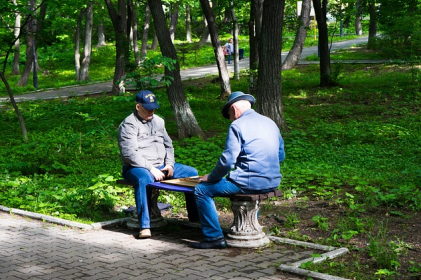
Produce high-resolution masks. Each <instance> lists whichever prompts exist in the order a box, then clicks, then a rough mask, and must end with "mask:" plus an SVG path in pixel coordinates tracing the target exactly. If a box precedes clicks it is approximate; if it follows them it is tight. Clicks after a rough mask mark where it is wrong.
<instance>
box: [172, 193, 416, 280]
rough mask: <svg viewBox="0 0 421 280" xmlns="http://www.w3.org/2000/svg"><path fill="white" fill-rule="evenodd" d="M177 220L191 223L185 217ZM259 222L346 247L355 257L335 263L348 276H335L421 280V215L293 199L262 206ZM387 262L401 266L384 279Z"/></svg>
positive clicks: (227, 221)
mask: <svg viewBox="0 0 421 280" xmlns="http://www.w3.org/2000/svg"><path fill="white" fill-rule="evenodd" d="M166 215H167V216H174V215H172V214H171V213H167V214H166ZM177 217H178V218H184V219H185V218H186V217H185V215H184V214H178V215H177ZM314 217H318V218H314ZM219 219H220V223H221V226H222V227H223V228H229V226H230V225H231V222H232V221H233V215H232V213H225V212H219ZM259 223H260V224H261V225H262V226H264V230H265V231H266V232H267V233H270V234H273V235H276V236H280V237H285V238H291V239H294V240H302V241H307V242H312V243H318V244H323V245H332V246H335V247H347V248H348V249H349V250H350V252H349V253H348V254H345V255H344V256H342V257H338V258H336V259H335V260H334V261H335V262H337V263H338V264H339V265H340V266H342V269H340V271H343V270H345V269H346V270H349V272H346V273H347V274H346V275H340V273H338V272H337V271H336V272H335V271H331V272H330V274H333V275H336V276H341V277H344V278H348V279H405V280H409V279H410V280H421V233H420V232H421V216H420V215H419V213H417V212H409V211H403V210H396V209H390V208H378V209H366V210H365V211H363V212H359V213H358V214H356V213H351V212H349V210H347V209H346V208H344V207H343V204H338V203H335V202H334V201H326V200H314V201H312V200H307V201H303V200H298V199H292V200H288V201H273V202H271V203H269V204H268V203H263V204H262V205H261V210H260V215H259ZM375 242H378V243H375ZM376 249H377V250H379V251H378V252H377V253H375V252H373V251H374V250H376ZM382 250H383V251H382ZM375 254H378V255H377V256H375ZM382 258H383V259H382ZM387 258H389V259H390V260H396V261H397V262H398V264H397V265H396V266H394V267H393V268H392V267H389V268H388V270H389V271H391V272H393V273H394V274H393V275H392V276H391V278H381V276H379V275H376V272H378V271H379V270H380V269H385V268H386V267H384V264H382V263H381V262H384V261H385V259H386V263H387ZM339 265H338V266H339ZM322 272H323V271H322ZM325 273H326V272H325ZM353 275H354V276H353ZM361 277H363V278H361Z"/></svg>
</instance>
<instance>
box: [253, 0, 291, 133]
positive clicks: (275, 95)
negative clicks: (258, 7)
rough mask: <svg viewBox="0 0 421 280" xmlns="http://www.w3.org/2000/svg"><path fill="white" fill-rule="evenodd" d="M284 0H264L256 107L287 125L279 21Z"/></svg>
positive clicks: (278, 123)
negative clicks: (284, 110) (283, 96)
mask: <svg viewBox="0 0 421 280" xmlns="http://www.w3.org/2000/svg"><path fill="white" fill-rule="evenodd" d="M284 7H285V0H265V1H264V4H263V20H262V33H261V40H260V43H259V73H258V79H257V92H258V94H257V102H256V105H257V108H256V109H257V111H258V112H260V113H262V114H263V115H265V116H267V117H269V118H271V119H272V120H273V121H274V122H275V123H276V124H277V125H278V127H279V128H280V129H286V128H287V127H286V122H285V119H284V117H283V108H282V83H281V81H282V22H283V15H284Z"/></svg>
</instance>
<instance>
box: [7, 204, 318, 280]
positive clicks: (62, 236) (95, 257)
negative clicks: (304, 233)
mask: <svg viewBox="0 0 421 280" xmlns="http://www.w3.org/2000/svg"><path fill="white" fill-rule="evenodd" d="M134 234H136V232H134V231H129V230H127V229H125V228H124V227H114V228H110V229H99V230H87V231H86V230H85V231H83V230H79V229H74V228H68V227H64V226H59V225H53V224H49V223H45V222H42V221H38V220H30V219H28V218H24V217H21V216H17V215H12V214H8V213H5V212H1V211H0V259H1V262H0V279H7V280H14V279H19V280H20V279H25V280H26V279H184V280H188V279H215V280H219V279H221V280H222V279H283V280H287V279H288V280H299V279H304V277H303V276H297V275H292V274H286V273H282V272H280V271H278V270H277V267H278V266H279V265H280V264H285V263H289V262H296V261H299V260H303V259H306V258H308V257H310V255H311V254H314V253H315V250H312V249H305V248H303V247H299V246H297V247H295V248H294V247H291V246H290V247H289V248H288V247H286V246H285V245H273V246H270V247H268V248H265V249H256V250H253V249H238V248H228V249H224V250H197V249H196V250H195V249H191V248H189V247H188V246H187V242H188V241H189V240H199V239H200V236H201V233H200V231H199V229H197V228H188V227H183V226H179V225H170V226H167V227H166V228H165V229H163V230H154V231H153V236H152V238H150V239H144V240H136V239H134V237H133V235H134Z"/></svg>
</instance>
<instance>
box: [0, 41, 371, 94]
mask: <svg viewBox="0 0 421 280" xmlns="http://www.w3.org/2000/svg"><path fill="white" fill-rule="evenodd" d="M367 40H368V37H367V36H363V37H360V38H357V39H353V40H347V41H342V42H335V43H332V48H331V52H332V51H335V50H339V49H346V48H349V47H351V46H354V45H358V44H363V43H367ZM287 54H288V52H283V53H282V59H283V60H284V59H285V57H286V56H287ZM313 54H317V46H314V47H308V48H304V49H303V51H302V53H301V60H300V62H299V64H301V63H305V62H302V60H303V59H304V58H305V57H307V56H308V55H313ZM249 63H250V62H249V58H248V57H244V59H242V60H240V70H242V69H246V68H249ZM307 63H308V62H307ZM311 63H314V62H311ZM316 63H318V62H316ZM227 66H228V71H229V72H230V73H233V72H234V64H233V63H231V64H227ZM180 74H181V79H182V80H189V79H197V78H202V77H207V76H212V75H218V67H217V65H216V63H215V64H211V65H206V66H200V67H194V68H189V69H185V70H181V71H180ZM111 90H112V82H111V81H109V82H100V83H94V84H88V85H82V86H69V87H63V88H58V89H51V90H42V91H37V92H32V93H27V94H22V95H16V96H15V101H16V102H20V101H28V100H36V99H54V98H64V97H71V96H81V95H89V94H100V93H105V92H110V91H111ZM8 100H9V97H0V102H4V101H8Z"/></svg>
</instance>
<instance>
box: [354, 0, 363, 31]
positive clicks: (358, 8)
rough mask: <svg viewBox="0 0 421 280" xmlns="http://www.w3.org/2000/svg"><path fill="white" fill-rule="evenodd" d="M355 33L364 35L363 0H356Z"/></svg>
mask: <svg viewBox="0 0 421 280" xmlns="http://www.w3.org/2000/svg"><path fill="white" fill-rule="evenodd" d="M355 8H356V9H355V10H356V13H355V34H356V35H363V27H362V23H361V20H362V18H363V17H362V14H363V5H362V1H361V0H356V2H355Z"/></svg>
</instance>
